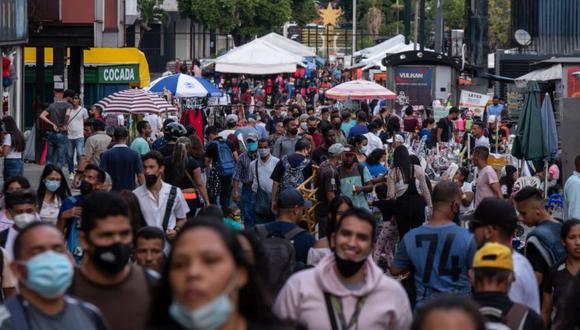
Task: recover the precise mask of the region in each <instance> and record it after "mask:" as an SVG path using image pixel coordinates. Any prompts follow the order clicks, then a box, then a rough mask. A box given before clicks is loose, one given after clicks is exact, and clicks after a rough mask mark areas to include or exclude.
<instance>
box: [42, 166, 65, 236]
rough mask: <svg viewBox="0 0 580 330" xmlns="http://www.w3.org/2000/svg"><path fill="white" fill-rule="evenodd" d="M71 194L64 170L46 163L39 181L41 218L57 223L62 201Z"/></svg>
mask: <svg viewBox="0 0 580 330" xmlns="http://www.w3.org/2000/svg"><path fill="white" fill-rule="evenodd" d="M69 196H70V189H69V188H68V183H67V182H66V178H65V176H64V173H63V172H62V170H61V169H60V168H59V167H57V166H55V165H53V164H46V166H45V167H44V170H43V171H42V174H41V175H40V182H39V183H38V191H37V198H38V214H39V215H40V220H42V221H46V222H50V223H52V224H53V225H56V223H57V220H58V213H59V212H60V207H61V206H62V201H64V200H65V198H67V197H69Z"/></svg>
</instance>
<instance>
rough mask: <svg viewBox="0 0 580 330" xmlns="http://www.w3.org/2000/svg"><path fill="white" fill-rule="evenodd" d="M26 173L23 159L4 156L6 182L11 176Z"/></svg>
mask: <svg viewBox="0 0 580 330" xmlns="http://www.w3.org/2000/svg"><path fill="white" fill-rule="evenodd" d="M23 173H24V163H23V162H22V159H16V158H4V173H3V174H4V182H6V180H8V179H9V178H11V177H13V176H17V175H22V174H23Z"/></svg>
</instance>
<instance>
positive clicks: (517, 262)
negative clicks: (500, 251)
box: [467, 198, 540, 313]
mask: <svg viewBox="0 0 580 330" xmlns="http://www.w3.org/2000/svg"><path fill="white" fill-rule="evenodd" d="M467 220H468V221H469V223H468V224H469V230H470V231H471V232H472V233H473V236H474V238H475V242H476V243H477V246H478V247H481V246H483V245H484V244H485V243H487V242H494V243H500V244H503V245H505V246H507V247H509V248H511V247H512V244H511V240H512V237H513V236H514V233H515V230H516V227H517V215H516V212H515V210H514V208H513V206H511V205H510V203H509V202H507V201H505V200H501V199H498V198H486V199H484V200H483V201H482V202H481V203H480V204H479V206H478V207H477V209H476V210H475V212H474V213H473V214H472V215H471V216H469V217H468V219H467ZM512 259H513V264H514V273H515V282H514V283H512V285H511V287H510V290H509V292H508V294H509V297H510V299H511V300H512V301H513V302H516V303H520V304H522V305H527V306H528V307H529V308H531V309H532V310H533V311H535V312H536V313H539V312H540V294H539V292H538V286H537V285H536V281H535V279H536V278H535V275H534V270H533V268H532V265H531V264H530V262H529V261H528V259H526V258H525V257H524V256H523V255H521V254H520V253H518V252H516V251H514V250H513V249H512Z"/></svg>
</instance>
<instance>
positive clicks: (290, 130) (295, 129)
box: [288, 128, 298, 135]
mask: <svg viewBox="0 0 580 330" xmlns="http://www.w3.org/2000/svg"><path fill="white" fill-rule="evenodd" d="M288 133H290V134H291V135H296V134H298V129H297V128H291V129H289V130H288Z"/></svg>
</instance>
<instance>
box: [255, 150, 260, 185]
mask: <svg viewBox="0 0 580 330" xmlns="http://www.w3.org/2000/svg"><path fill="white" fill-rule="evenodd" d="M259 161H260V158H259V157H258V158H256V181H258V189H260V174H258V162H259Z"/></svg>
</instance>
